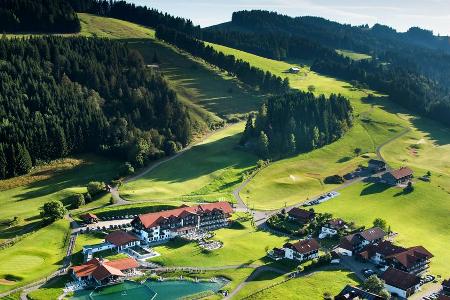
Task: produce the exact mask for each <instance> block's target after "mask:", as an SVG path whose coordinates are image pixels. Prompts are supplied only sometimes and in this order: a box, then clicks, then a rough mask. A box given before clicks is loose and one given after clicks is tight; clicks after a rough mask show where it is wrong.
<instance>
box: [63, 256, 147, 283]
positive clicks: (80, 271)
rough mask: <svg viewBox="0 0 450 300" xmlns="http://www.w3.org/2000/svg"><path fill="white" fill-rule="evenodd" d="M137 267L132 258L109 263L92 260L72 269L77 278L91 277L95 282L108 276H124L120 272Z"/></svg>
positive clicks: (96, 259) (104, 260)
mask: <svg viewBox="0 0 450 300" xmlns="http://www.w3.org/2000/svg"><path fill="white" fill-rule="evenodd" d="M137 267H139V264H138V262H137V261H136V260H135V259H133V258H123V259H118V260H113V261H109V260H107V259H103V260H101V259H98V258H93V259H91V260H90V261H88V262H86V263H85V264H83V265H81V266H75V267H72V270H73V272H74V273H75V274H76V276H77V277H86V276H89V275H92V277H94V278H95V279H96V280H99V281H100V280H103V279H105V278H107V277H109V276H112V275H115V276H125V275H124V274H123V273H122V271H124V270H129V269H133V268H137Z"/></svg>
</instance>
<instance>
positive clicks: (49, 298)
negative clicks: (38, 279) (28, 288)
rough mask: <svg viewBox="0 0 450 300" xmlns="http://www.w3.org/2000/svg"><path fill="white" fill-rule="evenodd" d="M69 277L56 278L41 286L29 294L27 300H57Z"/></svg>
mask: <svg viewBox="0 0 450 300" xmlns="http://www.w3.org/2000/svg"><path fill="white" fill-rule="evenodd" d="M70 280H71V277H70V276H69V275H64V276H60V277H57V278H55V279H53V280H51V281H50V282H48V283H46V284H45V285H43V286H41V287H40V288H39V289H37V290H36V291H33V292H31V293H29V294H28V295H27V296H28V299H30V300H57V299H58V297H59V296H60V295H62V293H63V289H64V286H65V284H66V282H68V281H70Z"/></svg>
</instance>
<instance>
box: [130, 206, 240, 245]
mask: <svg viewBox="0 0 450 300" xmlns="http://www.w3.org/2000/svg"><path fill="white" fill-rule="evenodd" d="M232 213H233V208H232V207H231V205H230V204H229V203H228V202H216V203H210V204H200V205H196V206H185V205H184V206H181V207H179V208H176V209H172V210H166V211H161V212H156V213H149V214H144V215H140V216H138V217H136V218H134V220H133V221H132V222H131V226H132V227H133V232H135V233H136V234H137V235H138V236H139V237H140V239H141V241H143V242H144V243H155V242H162V241H167V240H169V239H172V238H174V237H176V236H180V235H184V234H189V233H193V232H196V231H198V230H214V229H218V228H221V227H225V226H227V225H228V224H229V218H230V217H231V214H232Z"/></svg>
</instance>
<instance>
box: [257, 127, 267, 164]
mask: <svg viewBox="0 0 450 300" xmlns="http://www.w3.org/2000/svg"><path fill="white" fill-rule="evenodd" d="M257 147H258V154H259V156H261V157H262V158H264V159H265V158H268V157H269V138H268V137H267V135H266V134H265V133H264V131H261V132H260V133H259V138H258V145H257Z"/></svg>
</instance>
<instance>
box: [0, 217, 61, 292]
mask: <svg viewBox="0 0 450 300" xmlns="http://www.w3.org/2000/svg"><path fill="white" fill-rule="evenodd" d="M68 234H69V222H68V221H67V220H60V221H57V222H55V223H53V224H51V225H49V226H47V227H45V228H43V229H41V230H39V231H37V232H35V233H32V234H31V235H29V236H26V237H25V238H23V239H22V240H20V241H19V242H17V243H16V244H15V245H13V246H12V247H9V248H6V249H3V250H0V261H1V262H2V264H1V265H0V292H4V291H7V290H11V289H14V288H16V287H17V286H20V285H24V284H27V283H30V282H33V281H35V280H38V279H40V278H42V277H45V276H47V275H50V274H51V273H52V272H54V271H56V270H57V269H58V268H59V267H60V266H61V265H62V260H63V258H64V256H65V251H66V246H67V242H68Z"/></svg>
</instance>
